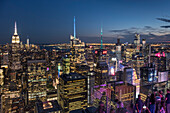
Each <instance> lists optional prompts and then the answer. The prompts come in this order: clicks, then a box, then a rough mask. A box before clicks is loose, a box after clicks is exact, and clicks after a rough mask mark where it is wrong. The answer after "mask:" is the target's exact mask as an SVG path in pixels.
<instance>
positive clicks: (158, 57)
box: [150, 52, 166, 71]
mask: <svg viewBox="0 0 170 113" xmlns="http://www.w3.org/2000/svg"><path fill="white" fill-rule="evenodd" d="M150 62H151V63H154V64H155V69H156V70H157V71H165V70H166V56H165V52H158V53H155V54H152V55H151V57H150Z"/></svg>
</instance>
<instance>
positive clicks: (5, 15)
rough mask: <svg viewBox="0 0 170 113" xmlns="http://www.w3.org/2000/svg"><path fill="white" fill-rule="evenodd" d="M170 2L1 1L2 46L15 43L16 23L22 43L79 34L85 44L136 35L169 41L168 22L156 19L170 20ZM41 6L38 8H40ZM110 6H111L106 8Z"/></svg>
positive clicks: (60, 39)
mask: <svg viewBox="0 0 170 113" xmlns="http://www.w3.org/2000/svg"><path fill="white" fill-rule="evenodd" d="M168 3H170V2H168V1H167V0H165V1H164V2H163V3H162V2H161V1H160V0H157V1H153V0H151V1H145V0H144V1H134V0H129V1H124V0H121V1H106V2H104V1H88V0H87V1H77V0H73V1H67V0H65V1H50V2H48V1H45V0H44V1H26V0H24V1H12V0H11V1H1V6H2V7H1V10H0V14H1V15H2V18H0V23H1V27H0V34H1V44H5V43H11V36H12V35H13V32H14V22H15V21H16V22H17V27H18V35H19V36H20V39H21V41H22V42H24V43H26V39H27V38H29V39H30V42H31V43H68V42H69V36H70V35H73V33H74V32H73V30H74V29H73V27H74V23H73V19H74V16H75V17H76V34H77V37H78V38H80V39H81V40H82V41H84V42H98V43H100V28H101V24H102V26H103V43H108V42H110V43H115V42H116V39H117V38H120V39H121V42H126V41H128V42H133V39H134V37H135V35H134V34H135V33H139V34H141V39H143V38H144V39H146V40H147V42H169V41H170V39H169V36H170V30H169V29H165V28H161V27H160V26H162V25H167V23H165V22H162V21H159V20H157V19H156V18H159V17H163V18H169V16H168V14H170V12H169V11H168V10H169V7H168ZM37 6H38V7H37ZM106 6H107V7H106Z"/></svg>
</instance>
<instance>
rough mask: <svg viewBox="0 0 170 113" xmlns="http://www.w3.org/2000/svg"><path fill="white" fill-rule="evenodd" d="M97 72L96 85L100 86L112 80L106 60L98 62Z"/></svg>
mask: <svg viewBox="0 0 170 113" xmlns="http://www.w3.org/2000/svg"><path fill="white" fill-rule="evenodd" d="M95 72H96V75H95V84H96V85H99V86H100V85H102V84H105V83H107V82H108V81H109V80H110V78H109V75H108V65H107V63H106V62H102V61H100V62H98V63H97V66H96V68H95Z"/></svg>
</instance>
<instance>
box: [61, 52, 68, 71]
mask: <svg viewBox="0 0 170 113" xmlns="http://www.w3.org/2000/svg"><path fill="white" fill-rule="evenodd" d="M62 64H63V65H62V69H63V74H69V73H70V58H69V57H68V56H67V55H66V56H65V57H63V59H62Z"/></svg>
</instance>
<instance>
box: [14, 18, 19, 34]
mask: <svg viewBox="0 0 170 113" xmlns="http://www.w3.org/2000/svg"><path fill="white" fill-rule="evenodd" d="M14 35H18V33H17V23H16V21H15V30H14Z"/></svg>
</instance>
